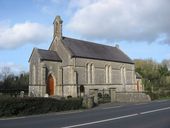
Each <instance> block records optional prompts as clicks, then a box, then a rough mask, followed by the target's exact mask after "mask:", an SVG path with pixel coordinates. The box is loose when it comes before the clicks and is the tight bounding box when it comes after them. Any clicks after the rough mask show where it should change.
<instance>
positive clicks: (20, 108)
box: [0, 98, 82, 117]
mask: <svg viewBox="0 0 170 128" xmlns="http://www.w3.org/2000/svg"><path fill="white" fill-rule="evenodd" d="M80 108H82V99H79V98H71V99H67V100H65V99H61V100H57V99H54V98H2V99H0V117H9V116H25V115H33V114H43V113H48V112H59V111H66V110H75V109H80Z"/></svg>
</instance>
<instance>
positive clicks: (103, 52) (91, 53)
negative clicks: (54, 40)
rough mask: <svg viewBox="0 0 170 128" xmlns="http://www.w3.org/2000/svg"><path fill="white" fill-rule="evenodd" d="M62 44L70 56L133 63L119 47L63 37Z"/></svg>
mask: <svg viewBox="0 0 170 128" xmlns="http://www.w3.org/2000/svg"><path fill="white" fill-rule="evenodd" d="M62 41H63V43H64V45H65V46H66V47H67V49H68V50H69V51H70V53H71V56H72V57H78V58H89V59H98V60H106V61H114V62H123V63H130V64H134V62H133V61H132V60H131V59H130V58H129V57H128V56H127V55H126V54H125V53H123V52H122V51H121V50H120V49H119V48H117V47H112V46H107V45H102V44H96V43H93V42H88V41H82V40H77V39H72V38H68V37H63V39H62Z"/></svg>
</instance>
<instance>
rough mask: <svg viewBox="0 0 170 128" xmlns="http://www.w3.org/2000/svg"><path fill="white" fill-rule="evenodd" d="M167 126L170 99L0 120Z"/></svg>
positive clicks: (70, 126)
mask: <svg viewBox="0 0 170 128" xmlns="http://www.w3.org/2000/svg"><path fill="white" fill-rule="evenodd" d="M80 127H81V128H170V100H160V101H154V102H150V103H143V104H133V105H132V104H131V105H118V106H115V104H107V105H103V106H100V107H96V108H93V109H89V110H82V111H73V112H64V113H53V114H45V115H37V116H28V117H19V118H9V119H0V128H80Z"/></svg>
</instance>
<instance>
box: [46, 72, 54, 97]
mask: <svg viewBox="0 0 170 128" xmlns="http://www.w3.org/2000/svg"><path fill="white" fill-rule="evenodd" d="M47 93H48V95H50V96H52V95H54V79H53V77H52V75H49V76H48V86H47Z"/></svg>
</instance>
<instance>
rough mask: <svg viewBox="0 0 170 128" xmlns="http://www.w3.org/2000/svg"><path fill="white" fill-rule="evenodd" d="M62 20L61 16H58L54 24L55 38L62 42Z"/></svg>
mask: <svg viewBox="0 0 170 128" xmlns="http://www.w3.org/2000/svg"><path fill="white" fill-rule="evenodd" d="M62 23H63V21H62V19H61V18H60V16H56V17H55V20H54V22H53V24H54V35H53V38H57V39H58V40H60V39H61V38H62Z"/></svg>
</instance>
